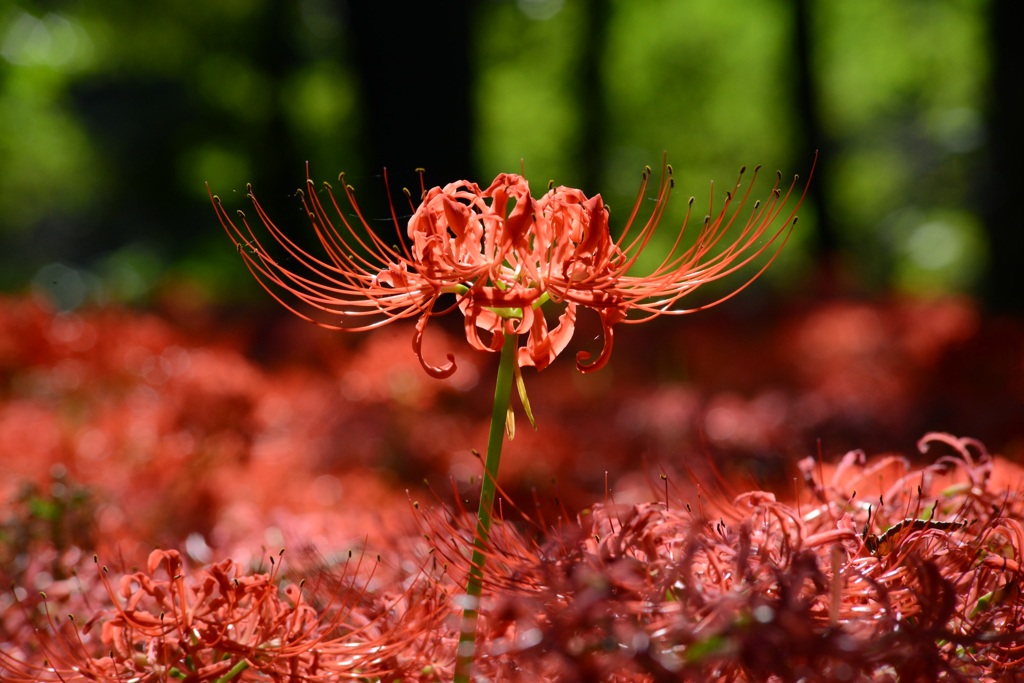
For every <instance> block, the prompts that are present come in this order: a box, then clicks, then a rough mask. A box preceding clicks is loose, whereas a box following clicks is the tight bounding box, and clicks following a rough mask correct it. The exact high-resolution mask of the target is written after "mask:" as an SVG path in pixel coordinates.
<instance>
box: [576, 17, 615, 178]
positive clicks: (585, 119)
mask: <svg viewBox="0 0 1024 683" xmlns="http://www.w3.org/2000/svg"><path fill="white" fill-rule="evenodd" d="M610 5H611V3H609V2H608V0H591V2H588V3H586V5H585V6H584V9H583V17H584V22H585V25H584V27H583V36H584V37H583V52H582V54H581V56H580V78H579V79H578V80H577V83H578V93H579V101H578V102H577V104H576V106H577V111H578V112H579V116H580V124H581V128H582V130H581V132H580V139H579V145H580V151H579V159H580V171H581V178H582V184H583V190H584V191H585V192H586V193H587V194H596V193H598V192H600V190H601V184H602V176H603V172H604V165H605V152H606V145H605V140H606V135H607V131H606V125H607V121H608V103H607V100H606V99H605V88H604V68H603V67H604V65H603V64H602V61H601V60H602V58H603V57H604V53H605V50H606V49H607V43H608V22H609V19H610V15H611V6H610Z"/></svg>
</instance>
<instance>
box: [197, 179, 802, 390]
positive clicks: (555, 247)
mask: <svg viewBox="0 0 1024 683" xmlns="http://www.w3.org/2000/svg"><path fill="white" fill-rule="evenodd" d="M757 174H758V169H755V170H754V174H753V176H754V177H753V178H752V179H751V182H750V183H749V184H748V185H747V186H746V188H745V189H744V188H743V176H744V170H741V171H740V176H739V179H738V180H737V181H736V185H735V186H734V187H733V189H732V190H731V191H729V192H727V193H726V195H725V200H724V201H723V202H722V205H721V207H720V208H719V209H718V210H717V211H715V209H714V193H713V186H712V199H711V204H710V209H709V215H707V216H706V217H705V218H704V221H703V224H702V225H701V227H700V228H699V232H698V235H697V237H696V240H695V241H693V243H692V244H690V245H689V246H686V245H684V242H683V239H684V235H685V234H686V233H687V226H688V225H689V224H690V222H691V220H690V219H691V209H692V207H693V204H694V200H693V198H691V199H690V202H689V207H688V209H687V212H686V216H685V218H684V220H683V224H682V226H681V227H680V228H679V229H678V232H677V234H676V236H675V241H674V244H673V245H672V248H671V249H670V250H669V251H668V252H667V253H666V254H665V255H664V257H663V258H662V260H661V262H660V264H659V265H658V266H657V267H655V268H654V269H653V270H651V271H650V272H647V273H645V274H642V275H634V274H631V273H632V272H633V271H634V269H635V267H636V264H637V261H638V259H639V257H640V254H641V253H642V252H643V251H644V249H646V248H647V247H648V245H649V244H650V243H651V239H652V237H653V235H654V233H655V231H656V230H657V229H658V227H659V226H660V225H661V223H662V222H663V219H664V214H665V210H666V206H667V204H668V200H669V196H670V194H671V191H672V188H673V181H672V167H671V166H669V165H667V164H666V165H665V166H664V167H663V170H662V174H661V180H660V182H659V183H658V185H657V190H656V195H655V197H654V204H653V206H654V208H653V209H652V211H651V213H650V215H649V216H648V217H647V218H646V220H642V219H640V218H639V216H640V213H641V208H642V206H643V204H644V202H645V199H646V198H647V191H648V189H649V187H650V186H651V184H652V183H651V177H652V174H651V169H650V168H647V169H646V170H645V171H644V174H643V177H642V181H641V184H640V190H639V192H638V193H637V198H636V201H635V202H634V204H633V207H632V209H631V211H630V214H629V217H628V219H627V221H626V225H625V228H624V229H623V230H622V232H621V234H620V235H619V237H618V238H617V239H613V238H612V235H611V230H610V226H609V210H608V207H607V206H606V205H605V204H604V201H603V200H602V199H601V196H600V195H595V196H593V197H587V196H586V195H585V194H584V193H583V192H582V191H580V190H578V189H574V188H569V187H562V186H559V187H553V186H552V187H550V188H549V189H548V191H547V192H545V193H544V194H542V195H541V196H540V197H537V198H534V197H533V195H532V194H531V192H530V186H529V183H528V182H527V180H526V179H525V178H524V177H522V176H521V175H516V174H510V173H503V174H501V175H499V176H498V177H497V178H495V179H494V182H492V183H491V184H490V185H489V186H488V187H487V188H486V189H481V188H480V186H479V185H477V184H476V183H472V182H469V181H466V180H460V181H456V182H453V183H450V184H448V185H445V186H444V187H434V188H431V189H430V190H426V189H425V187H423V181H422V174H421V197H422V200H421V202H420V204H419V205H418V206H414V205H413V204H412V202H411V200H410V210H411V211H412V217H411V218H410V219H409V221H408V224H407V227H406V231H405V232H406V235H405V237H406V239H402V227H401V225H400V223H399V220H398V214H397V212H396V211H395V209H394V206H393V205H392V211H391V218H392V223H393V224H394V228H395V230H396V232H397V233H398V234H397V235H396V237H395V240H393V241H394V242H395V244H394V245H393V244H392V241H388V240H385V239H383V238H381V237H379V236H378V235H377V234H376V233H375V232H374V231H373V230H372V229H370V228H369V226H368V225H367V222H366V220H365V219H364V217H363V215H362V213H361V212H360V210H359V206H358V204H357V203H356V199H355V196H354V192H353V189H352V188H351V187H350V186H349V185H343V187H344V194H345V198H346V200H347V202H348V204H349V205H350V207H351V210H350V211H349V212H346V211H344V210H342V208H341V206H340V205H339V203H338V201H337V198H336V196H335V194H334V192H333V189H332V188H331V186H330V185H328V184H324V187H323V194H322V196H321V193H320V192H318V190H317V187H316V186H315V185H314V183H313V181H312V180H311V179H309V177H308V169H307V180H306V190H305V191H304V192H300V195H301V197H302V202H303V206H304V207H305V209H306V212H307V214H308V216H309V218H310V221H311V222H312V224H313V228H314V230H315V232H316V236H317V238H318V239H319V241H320V243H321V245H322V246H323V249H324V254H323V255H322V256H316V255H313V254H311V253H309V252H308V251H306V250H305V249H303V248H302V247H300V246H299V245H298V244H297V243H296V242H295V241H294V240H293V239H292V238H290V237H289V236H288V235H287V234H286V233H285V232H284V231H282V230H280V229H279V228H278V227H277V226H276V225H275V224H274V222H273V221H272V220H271V219H270V217H269V216H267V214H266V213H265V212H264V211H263V209H262V207H261V206H260V204H259V202H258V201H257V200H256V198H255V197H254V196H253V195H252V193H251V190H250V193H249V198H250V200H251V201H252V203H253V206H254V208H255V212H256V216H257V217H258V218H259V221H260V223H262V225H263V228H264V229H265V231H266V232H267V233H268V234H269V236H270V238H271V239H272V240H273V241H274V242H276V243H277V246H276V247H275V251H277V250H281V251H282V252H283V253H282V256H281V257H276V256H274V255H273V254H272V253H271V251H270V249H268V248H267V247H266V246H265V245H264V243H263V242H262V241H261V238H260V237H259V236H258V234H257V231H256V230H254V229H253V226H252V225H250V223H249V221H248V219H247V218H246V216H245V214H243V213H242V212H239V222H238V223H236V222H235V220H233V218H232V216H231V215H230V214H229V213H228V212H227V210H226V209H225V208H224V207H223V205H222V204H221V202H220V200H219V198H217V197H213V196H212V195H211V199H212V201H213V204H214V207H215V209H216V211H217V215H218V218H219V219H220V222H221V225H222V226H223V227H224V229H225V231H226V232H227V233H228V235H229V236H230V237H231V238H232V240H233V241H234V242H235V245H236V246H237V248H238V252H239V253H240V254H241V255H242V258H243V259H244V261H245V263H246V265H247V266H248V267H249V270H250V271H251V272H252V273H253V275H255V276H256V278H257V280H259V282H260V284H261V285H263V287H264V288H265V289H266V290H267V291H268V292H269V293H270V294H271V295H272V296H274V298H276V299H277V300H278V301H280V302H281V303H282V304H283V305H285V306H286V307H287V308H288V309H289V310H291V311H292V312H294V313H296V314H297V315H299V316H300V317H302V318H304V319H306V320H309V321H311V322H314V323H316V324H318V325H321V326H323V327H326V328H329V329H336V330H348V331H360V330H369V329H373V328H376V327H380V326H382V325H385V324H387V323H390V322H393V321H395V320H402V319H407V318H415V319H416V321H417V322H416V329H415V333H414V336H413V348H414V350H415V352H416V354H417V356H418V357H419V359H420V362H421V364H422V365H423V368H424V369H425V370H426V371H427V372H428V373H429V374H430V375H432V376H434V377H438V378H444V377H448V376H450V375H451V374H452V373H453V372H454V371H455V359H454V356H453V355H451V354H448V357H447V362H446V363H444V364H440V365H438V364H434V363H432V362H430V361H428V360H427V359H426V358H424V356H423V347H422V344H423V335H424V331H425V330H426V327H427V324H428V323H429V322H430V320H431V319H432V318H434V317H436V316H440V315H444V314H446V313H448V312H451V311H453V310H454V309H455V308H458V309H459V310H460V311H461V312H462V314H463V316H464V320H465V331H466V339H467V341H468V342H469V344H470V345H471V346H473V347H474V348H476V349H479V350H483V351H497V350H499V349H501V348H502V347H503V345H504V344H505V343H506V338H508V337H511V338H512V340H513V343H517V344H520V346H519V348H518V357H517V362H518V365H519V366H520V367H523V366H533V367H536V368H537V369H538V370H542V369H544V368H546V367H547V366H548V365H550V364H551V362H552V361H553V360H554V359H555V358H556V357H557V356H558V355H559V354H560V353H561V352H562V351H563V350H565V348H566V346H567V345H568V343H569V341H570V340H571V338H572V335H573V332H574V330H575V325H576V320H577V315H578V313H579V309H580V308H581V307H582V308H587V309H591V310H592V311H594V312H595V313H596V314H597V316H598V317H599V320H600V322H601V327H602V330H603V336H604V341H603V347H602V349H601V351H600V353H599V354H598V356H597V357H596V358H593V357H592V356H591V354H590V353H588V352H586V351H580V352H579V353H578V354H577V357H576V365H577V368H578V369H579V370H581V371H583V372H589V371H593V370H597V369H600V368H601V367H603V366H604V365H605V364H606V363H607V362H608V359H609V358H610V356H611V351H612V346H613V340H614V326H615V325H617V324H619V323H637V322H643V321H646V320H650V319H652V318H656V317H658V316H660V315H679V314H685V313H692V312H694V311H697V310H701V309H704V308H709V307H710V306H714V305H716V304H718V303H721V302H723V301H725V300H727V299H729V298H731V297H732V296H734V295H735V294H737V293H738V292H740V291H741V290H743V289H744V288H745V287H746V286H747V285H749V284H750V283H751V282H753V281H754V280H755V279H756V278H757V277H758V276H759V275H760V274H761V273H762V272H764V270H765V269H766V268H767V267H768V265H769V264H770V263H771V262H772V261H773V260H774V258H775V257H776V256H777V255H778V253H779V251H780V250H781V248H782V246H783V245H784V244H785V242H786V239H787V238H788V235H789V233H790V231H791V230H792V228H793V226H794V225H795V223H796V211H797V209H798V208H799V206H800V204H801V203H802V201H803V198H804V196H805V195H806V191H807V190H806V186H805V188H804V191H803V194H801V195H800V196H799V198H798V200H797V202H796V204H795V206H794V207H793V209H792V210H791V211H789V212H788V213H786V214H784V213H783V212H784V211H785V207H786V206H787V204H788V203H789V200H790V199H791V198H792V196H793V194H794V190H795V188H796V184H797V180H798V178H794V180H793V183H792V184H791V185H790V186H789V187H788V189H785V188H784V187H783V185H782V175H781V173H780V174H778V176H777V178H776V181H775V185H774V186H773V187H772V189H771V192H770V194H769V196H768V198H767V199H766V200H765V201H763V202H762V201H760V200H758V201H755V202H754V203H753V207H752V209H751V210H750V213H749V217H747V218H746V219H745V220H741V219H740V218H739V215H740V213H741V212H743V210H744V208H745V207H746V206H747V205H748V204H749V201H750V197H751V194H752V190H753V186H754V180H755V179H756V177H757ZM340 180H341V181H342V183H344V175H342V176H341V177H340ZM386 183H387V180H386V176H385V185H386ZM406 195H407V196H409V193H408V191H406ZM325 203H326V204H327V205H330V206H331V208H332V209H333V215H334V216H336V218H332V212H329V211H328V210H327V208H326V207H325ZM730 233H732V235H731V237H730V236H729V235H730ZM268 244H269V243H268ZM762 256H766V258H765V259H764V261H765V262H764V263H763V264H762V265H761V266H760V268H758V269H756V270H755V272H754V273H753V275H752V276H748V278H747V279H746V280H745V281H744V282H743V283H742V284H741V285H740V286H739V287H737V288H736V289H734V290H732V291H731V292H730V293H728V294H725V295H722V296H719V297H718V298H717V299H714V300H712V301H711V302H706V303H703V304H701V305H698V306H695V307H690V308H686V307H683V306H681V305H680V301H681V300H682V299H683V298H684V297H687V296H689V295H691V294H693V293H694V292H696V291H697V290H698V289H700V288H701V287H702V286H704V285H706V284H708V283H711V282H715V281H717V280H720V279H722V278H725V277H728V276H730V275H732V274H733V273H736V272H737V271H740V270H741V269H744V268H745V267H747V266H749V265H750V264H752V263H754V262H756V261H759V260H761V258H760V257H762ZM443 297H444V298H443ZM452 299H453V300H454V303H452ZM553 308H557V309H558V311H559V316H558V320H557V322H555V323H554V325H553V326H552V325H550V324H549V322H548V318H547V317H546V315H545V311H548V312H550V309H553ZM481 332H483V334H481ZM520 338H523V339H524V340H525V341H524V342H523V343H520V341H519V339H520Z"/></svg>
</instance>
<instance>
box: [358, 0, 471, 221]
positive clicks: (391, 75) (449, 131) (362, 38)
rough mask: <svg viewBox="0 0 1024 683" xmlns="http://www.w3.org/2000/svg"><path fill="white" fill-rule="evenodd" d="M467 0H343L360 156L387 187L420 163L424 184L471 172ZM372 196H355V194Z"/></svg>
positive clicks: (468, 175)
mask: <svg viewBox="0 0 1024 683" xmlns="http://www.w3.org/2000/svg"><path fill="white" fill-rule="evenodd" d="M473 6H474V3H473V1H472V0H455V1H453V2H446V3H443V4H434V3H428V2H417V3H399V2H393V1H392V2H387V1H383V2H365V1H363V2H360V1H359V0H353V1H352V2H349V3H348V12H349V18H350V20H351V35H352V38H353V41H354V52H353V55H352V56H353V62H354V64H355V68H356V71H357V74H358V78H359V85H360V90H361V94H362V116H363V126H362V128H363V130H364V131H365V133H366V135H365V137H364V138H363V141H362V144H363V150H362V152H363V158H364V160H365V167H366V168H367V170H369V171H371V172H372V171H379V170H380V168H381V167H384V166H386V167H387V168H388V173H389V175H390V176H391V177H392V178H393V179H394V183H393V185H392V187H395V186H401V185H406V186H408V187H409V188H410V189H412V188H413V187H415V185H413V184H411V183H412V182H414V181H413V180H409V179H410V178H412V177H413V175H414V173H413V172H414V170H415V169H416V168H417V167H424V168H426V171H427V173H426V179H427V183H428V187H429V186H430V185H432V184H441V185H443V184H445V183H448V182H451V181H453V180H457V179H459V178H468V179H470V180H475V179H476V174H475V173H474V167H473V124H474V121H473V115H472V91H473V76H474V74H473V69H472V66H471V64H470V47H471V45H470V38H471V36H472V22H471V19H472V18H471V16H470V14H471V10H472V9H473ZM364 197H366V199H367V201H368V202H369V201H371V198H370V197H369V196H367V195H366V194H364V195H360V199H361V200H362V199H363V198H364Z"/></svg>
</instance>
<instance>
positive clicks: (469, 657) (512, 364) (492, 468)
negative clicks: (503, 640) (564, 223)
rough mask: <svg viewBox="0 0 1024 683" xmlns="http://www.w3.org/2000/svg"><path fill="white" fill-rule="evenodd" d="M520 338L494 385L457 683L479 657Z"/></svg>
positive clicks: (464, 681) (508, 344)
mask: <svg viewBox="0 0 1024 683" xmlns="http://www.w3.org/2000/svg"><path fill="white" fill-rule="evenodd" d="M515 342H516V337H515V336H513V335H509V336H506V337H505V344H504V346H502V347H501V361H500V362H499V363H498V379H497V382H496V383H495V385H494V410H493V412H492V413H491V431H490V435H489V436H488V438H487V459H486V460H485V461H484V477H483V482H482V483H481V485H480V507H479V509H478V510H477V513H476V538H475V539H474V540H473V563H472V566H471V567H470V570H469V580H468V581H467V585H466V596H467V598H466V607H465V610H464V611H463V613H462V631H461V633H460V635H459V649H458V654H457V658H456V661H455V683H469V680H470V676H471V674H472V670H473V659H474V657H475V654H476V626H477V619H478V617H479V615H480V611H479V607H480V595H481V594H482V593H483V587H484V584H483V579H484V563H485V562H486V561H487V555H486V554H485V549H486V547H487V542H488V540H489V539H490V536H491V521H492V520H493V513H494V498H495V496H496V494H497V490H498V486H497V485H498V465H499V463H500V462H501V447H502V445H503V444H504V443H505V419H506V415H507V414H508V407H509V403H510V401H511V400H512V382H513V381H514V377H515V368H516V352H517V350H518V349H517V346H518V345H517V344H516V343H515Z"/></svg>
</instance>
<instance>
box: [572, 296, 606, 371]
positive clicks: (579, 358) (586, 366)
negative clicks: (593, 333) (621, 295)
mask: <svg viewBox="0 0 1024 683" xmlns="http://www.w3.org/2000/svg"><path fill="white" fill-rule="evenodd" d="M599 313H600V315H601V329H602V330H603V331H604V346H603V347H602V348H601V353H600V354H599V355H598V357H597V359H596V360H595V361H594V362H592V363H587V361H588V360H590V359H591V357H592V354H590V353H588V352H587V351H580V352H579V353H577V354H576V369H577V370H579V371H580V372H594V371H595V370H600V369H601V368H603V367H604V366H605V365H607V364H608V360H609V359H610V358H611V357H612V346H613V345H614V342H615V332H614V329H613V327H612V326H613V325H614V321H613V320H612V318H611V316H610V315H609V311H604V310H602V311H599Z"/></svg>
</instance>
